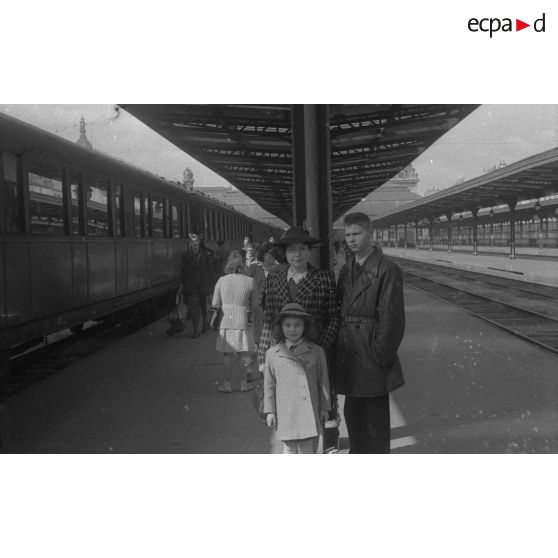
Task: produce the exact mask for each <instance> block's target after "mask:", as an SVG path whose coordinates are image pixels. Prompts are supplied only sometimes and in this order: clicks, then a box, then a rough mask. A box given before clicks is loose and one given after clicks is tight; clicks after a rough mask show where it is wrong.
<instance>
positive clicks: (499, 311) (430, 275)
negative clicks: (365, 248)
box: [393, 258, 558, 354]
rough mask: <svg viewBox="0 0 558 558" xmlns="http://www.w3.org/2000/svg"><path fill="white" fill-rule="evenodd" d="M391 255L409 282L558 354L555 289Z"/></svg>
mask: <svg viewBox="0 0 558 558" xmlns="http://www.w3.org/2000/svg"><path fill="white" fill-rule="evenodd" d="M393 259H394V260H396V261H397V263H398V265H400V266H401V268H402V270H403V274H404V280H405V282H406V283H407V284H408V285H410V286H412V287H414V288H416V289H419V290H421V291H423V292H426V293H428V294H430V295H432V296H435V297H437V298H439V299H441V300H445V301H447V302H450V303H452V304H455V305H456V306H459V307H460V308H463V309H464V310H465V311H467V312H469V313H470V314H473V315H474V316H477V317H479V318H481V319H483V320H485V321H487V322H489V323H491V324H493V325H495V326H497V327H499V328H501V329H504V330H505V331H507V332H509V333H512V334H513V335H515V336H517V337H519V338H521V339H523V340H525V341H528V342H530V343H533V344H535V345H538V346H539V347H542V348H544V349H546V350H548V351H551V352H553V353H555V354H558V311H557V308H558V302H557V301H558V289H552V287H544V286H539V285H528V286H526V285H525V284H523V283H519V285H514V284H513V283H514V282H513V280H507V279H505V278H504V279H502V280H500V278H495V277H492V276H490V277H489V278H488V279H487V280H486V281H485V276H483V275H482V274H478V273H472V272H462V271H461V270H448V269H447V268H442V270H441V271H440V270H439V267H438V266H432V265H429V266H420V265H416V266H415V265H414V262H412V263H410V262H408V261H407V260H399V259H396V258H393ZM465 275H467V277H465ZM515 283H518V282H517V281H516V282H515ZM514 290H515V291H516V292H514ZM495 291H497V292H495ZM553 291H554V293H553ZM518 293H519V294H518ZM518 299H519V300H518Z"/></svg>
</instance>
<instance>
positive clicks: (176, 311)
mask: <svg viewBox="0 0 558 558" xmlns="http://www.w3.org/2000/svg"><path fill="white" fill-rule="evenodd" d="M187 320H188V307H187V306H186V305H185V304H184V299H183V296H182V293H181V292H177V293H176V298H175V305H174V308H173V309H172V310H171V311H170V313H169V315H168V316H167V322H169V324H170V327H169V328H168V329H167V331H166V334H167V335H168V336H169V337H172V336H173V335H176V334H177V333H182V332H183V331H184V329H185V327H186V321H187Z"/></svg>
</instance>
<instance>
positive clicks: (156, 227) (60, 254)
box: [0, 115, 278, 365]
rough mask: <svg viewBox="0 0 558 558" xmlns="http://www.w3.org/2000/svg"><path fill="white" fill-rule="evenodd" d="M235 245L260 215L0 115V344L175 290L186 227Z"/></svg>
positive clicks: (265, 229) (257, 231)
mask: <svg viewBox="0 0 558 558" xmlns="http://www.w3.org/2000/svg"><path fill="white" fill-rule="evenodd" d="M192 232H203V233H204V235H205V238H206V239H208V240H219V239H221V240H224V241H225V244H224V246H225V247H226V248H230V249H232V248H234V247H239V246H240V245H241V242H242V238H243V237H244V236H246V235H251V236H253V237H254V238H255V239H256V240H265V239H267V238H268V237H269V236H270V235H272V234H274V233H277V232H278V231H277V230H274V229H273V228H272V227H270V226H269V225H267V224H264V223H260V222H258V221H255V220H254V219H250V218H249V217H247V216H245V215H243V214H242V213H240V212H238V211H236V210H235V209H234V208H232V207H230V206H228V205H227V204H224V203H222V202H219V201H217V200H214V199H212V198H210V197H208V196H206V195H204V194H202V193H201V192H198V191H192V190H186V189H185V188H184V187H183V186H182V185H180V184H178V183H172V182H169V181H167V180H164V179H162V178H160V177H157V176H154V175H152V174H150V173H148V172H145V171H142V170H139V169H137V168H135V167H132V166H130V165H128V164H126V163H123V162H121V161H118V160H117V159H114V158H112V157H109V156H107V155H104V154H102V153H99V152H96V151H93V150H90V149H88V148H86V147H83V146H80V145H77V144H75V143H72V142H70V141H67V140H64V139H62V138H59V137H57V136H55V135H53V134H50V133H48V132H45V131H42V130H40V129H38V128H35V127H33V126H30V125H28V124H25V123H23V122H20V121H18V120H16V119H13V118H11V117H8V116H5V115H0V264H1V266H2V269H1V272H0V330H1V336H0V351H1V353H2V356H3V362H4V365H5V363H6V362H7V357H6V354H7V352H8V350H9V349H10V348H12V347H14V346H17V345H19V344H22V343H25V342H27V341H29V340H30V339H35V338H40V337H43V336H45V335H48V334H50V333H53V332H55V331H60V330H62V329H65V328H69V327H76V326H77V327H79V325H80V324H82V323H83V322H85V321H87V320H90V319H99V318H101V317H103V316H105V315H107V314H112V313H114V312H116V311H119V310H122V309H125V308H128V307H131V306H133V305H135V304H137V303H138V302H141V301H147V300H150V299H153V298H155V297H157V296H161V295H163V294H165V293H169V292H172V291H174V290H175V289H176V286H177V285H178V283H179V280H180V271H181V269H180V267H181V257H182V254H183V253H184V250H185V239H186V238H187V237H188V234H189V233H192Z"/></svg>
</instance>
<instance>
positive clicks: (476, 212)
mask: <svg viewBox="0 0 558 558" xmlns="http://www.w3.org/2000/svg"><path fill="white" fill-rule="evenodd" d="M471 213H472V214H473V224H472V225H471V226H472V227H473V256H477V255H478V253H479V235H478V228H479V208H478V207H473V208H472V209H471Z"/></svg>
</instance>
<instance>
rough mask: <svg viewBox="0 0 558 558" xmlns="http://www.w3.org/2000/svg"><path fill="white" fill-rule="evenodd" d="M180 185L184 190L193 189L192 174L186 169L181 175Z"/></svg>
mask: <svg viewBox="0 0 558 558" xmlns="http://www.w3.org/2000/svg"><path fill="white" fill-rule="evenodd" d="M182 183H183V184H184V188H186V190H193V189H194V173H193V172H192V171H191V170H190V169H189V168H188V167H186V168H185V169H184V172H183V173H182Z"/></svg>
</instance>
